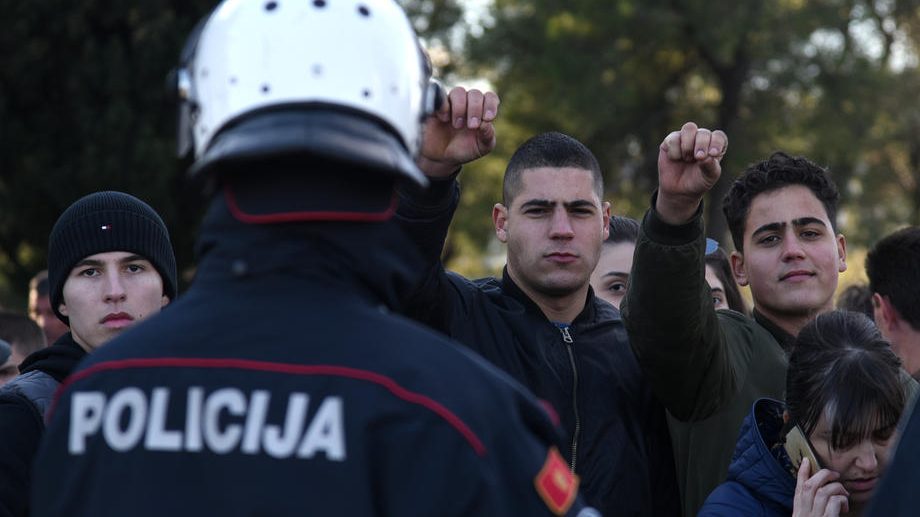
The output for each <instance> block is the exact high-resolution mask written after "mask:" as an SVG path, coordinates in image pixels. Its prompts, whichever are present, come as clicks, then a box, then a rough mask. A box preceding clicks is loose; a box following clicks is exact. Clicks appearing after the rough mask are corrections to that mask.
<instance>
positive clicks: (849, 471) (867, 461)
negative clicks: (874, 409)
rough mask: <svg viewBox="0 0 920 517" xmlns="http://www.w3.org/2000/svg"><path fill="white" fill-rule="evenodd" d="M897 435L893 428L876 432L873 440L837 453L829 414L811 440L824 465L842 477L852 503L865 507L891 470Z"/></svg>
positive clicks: (816, 429) (870, 438) (822, 417)
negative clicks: (886, 470) (890, 465)
mask: <svg viewBox="0 0 920 517" xmlns="http://www.w3.org/2000/svg"><path fill="white" fill-rule="evenodd" d="M894 431H895V429H894V427H893V426H892V427H888V428H885V429H876V430H875V431H874V432H873V433H872V435H871V436H869V437H866V438H863V439H862V440H861V441H859V442H857V443H856V444H854V445H853V446H851V447H849V448H848V449H845V450H835V449H833V448H831V425H830V421H829V419H828V418H827V411H825V412H824V413H822V415H821V418H820V419H819V420H818V424H817V426H815V430H814V431H812V433H811V435H810V436H809V437H808V439H809V440H810V441H811V444H812V445H813V446H814V448H815V452H816V453H817V454H818V461H820V462H821V465H822V466H823V467H824V468H826V469H830V470H833V471H834V472H837V473H839V474H840V480H839V481H840V482H841V483H842V484H843V487H844V488H846V490H847V492H849V493H850V502H852V503H857V504H863V503H866V502H867V501H868V500H869V499H870V498H871V497H872V494H873V493H874V492H875V488H876V487H877V486H878V482H879V480H880V478H881V476H882V474H884V472H885V469H886V468H887V467H888V459H889V457H890V454H891V451H892V449H893V446H894V443H895V442H896V440H895V438H894V434H895V433H894Z"/></svg>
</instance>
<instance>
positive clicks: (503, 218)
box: [492, 203, 508, 242]
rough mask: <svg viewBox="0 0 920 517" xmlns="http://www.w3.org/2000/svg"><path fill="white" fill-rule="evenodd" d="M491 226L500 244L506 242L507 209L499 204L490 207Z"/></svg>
mask: <svg viewBox="0 0 920 517" xmlns="http://www.w3.org/2000/svg"><path fill="white" fill-rule="evenodd" d="M492 224H493V225H495V236H496V237H498V240H500V241H502V242H508V209H507V208H506V207H505V205H503V204H501V203H495V206H493V207H492Z"/></svg>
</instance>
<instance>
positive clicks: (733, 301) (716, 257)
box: [705, 246, 748, 314]
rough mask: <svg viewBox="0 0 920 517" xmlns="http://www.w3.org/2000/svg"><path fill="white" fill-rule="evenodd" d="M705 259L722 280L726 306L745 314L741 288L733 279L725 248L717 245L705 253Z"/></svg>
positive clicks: (746, 310)
mask: <svg viewBox="0 0 920 517" xmlns="http://www.w3.org/2000/svg"><path fill="white" fill-rule="evenodd" d="M705 260H706V265H707V266H712V270H713V271H715V273H716V276H717V277H719V280H721V281H722V287H723V288H724V289H723V291H724V292H725V303H726V305H728V308H729V309H731V310H733V311H737V312H740V313H742V314H747V313H748V308H747V304H746V303H744V298H743V297H742V296H741V289H739V288H738V282H736V281H735V276H734V275H733V274H732V266H731V264H730V263H729V261H728V254H727V253H725V250H724V249H722V247H721V246H720V247H717V248H716V249H715V251H713V252H712V253H709V254H708V255H706V257H705Z"/></svg>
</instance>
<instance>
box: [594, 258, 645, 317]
mask: <svg viewBox="0 0 920 517" xmlns="http://www.w3.org/2000/svg"><path fill="white" fill-rule="evenodd" d="M635 250H636V243H634V242H617V243H613V244H610V243H605V244H604V245H603V246H602V247H601V258H600V260H598V262H597V267H595V268H594V271H593V272H592V273H591V287H593V288H594V294H596V295H597V296H598V298H601V299H603V300H607V301H608V302H610V303H611V304H613V306H614V307H616V308H617V309H619V308H620V300H622V299H623V296H624V295H625V294H626V286H627V284H628V282H629V271H630V269H632V261H633V252H634V251H635Z"/></svg>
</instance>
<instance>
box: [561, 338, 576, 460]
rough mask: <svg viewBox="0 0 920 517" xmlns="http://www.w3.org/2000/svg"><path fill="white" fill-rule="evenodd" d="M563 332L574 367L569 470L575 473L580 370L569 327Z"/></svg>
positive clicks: (570, 361)
mask: <svg viewBox="0 0 920 517" xmlns="http://www.w3.org/2000/svg"><path fill="white" fill-rule="evenodd" d="M559 331H560V332H562V340H563V341H565V349H566V351H567V352H568V353H569V364H571V365H572V409H573V410H574V411H575V432H573V433H572V463H571V464H570V465H569V468H571V469H572V472H573V473H574V472H575V463H576V459H577V458H578V456H577V454H578V435H579V433H580V432H581V419H580V418H579V417H578V368H576V367H575V351H574V350H573V345H574V344H575V340H574V339H572V335H571V334H570V333H569V327H559Z"/></svg>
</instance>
